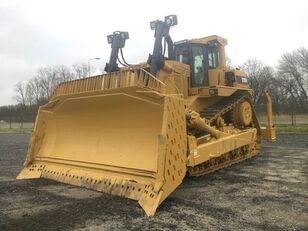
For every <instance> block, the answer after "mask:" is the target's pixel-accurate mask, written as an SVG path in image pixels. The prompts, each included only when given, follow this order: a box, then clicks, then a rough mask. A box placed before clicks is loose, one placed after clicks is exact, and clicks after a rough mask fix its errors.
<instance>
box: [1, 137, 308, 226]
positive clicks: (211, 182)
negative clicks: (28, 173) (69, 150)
mask: <svg viewBox="0 0 308 231" xmlns="http://www.w3.org/2000/svg"><path fill="white" fill-rule="evenodd" d="M28 140H29V135H28V134H0V230H41V229H46V230H308V135H280V136H279V137H278V142H277V143H275V144H271V145H268V144H265V146H264V147H263V149H262V153H261V154H260V155H258V156H257V157H255V158H252V159H250V160H246V161H244V162H242V163H239V164H237V165H233V166H231V167H228V168H225V169H222V170H220V171H217V172H215V173H212V174H209V175H205V176H201V177H195V178H187V179H185V181H184V183H183V184H182V185H181V187H179V188H178V189H177V190H176V191H175V192H174V193H173V194H172V195H171V196H170V197H169V198H168V199H167V200H166V201H164V202H163V204H162V205H161V206H160V207H159V208H158V210H157V213H156V215H155V216H154V217H152V218H148V217H147V216H146V215H145V213H144V212H143V210H142V209H141V208H140V207H139V205H138V204H137V202H135V201H132V200H129V199H126V198H120V197H115V196H111V195H106V194H102V193H98V192H94V191H91V190H88V189H83V188H78V187H74V186H70V185H65V184H61V183H57V182H54V181H51V180H45V179H37V180H22V181H17V180H15V177H16V175H17V174H18V172H19V171H20V169H21V167H22V163H23V161H24V158H25V155H26V149H27V144H28Z"/></svg>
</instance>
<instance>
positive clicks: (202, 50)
mask: <svg viewBox="0 0 308 231" xmlns="http://www.w3.org/2000/svg"><path fill="white" fill-rule="evenodd" d="M225 45H227V40H226V39H224V38H222V37H219V36H217V35H212V36H208V37H205V38H201V39H192V40H183V41H179V42H176V43H175V44H174V53H175V55H174V56H175V59H176V60H177V61H179V62H181V63H185V64H187V65H189V66H190V72H191V73H190V76H191V78H190V88H204V87H215V86H229V87H242V88H247V87H248V83H247V78H246V77H245V73H244V72H242V71H239V70H230V69H229V68H227V67H226V61H225V49H224V47H225Z"/></svg>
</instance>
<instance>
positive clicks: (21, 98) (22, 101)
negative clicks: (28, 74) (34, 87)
mask: <svg viewBox="0 0 308 231" xmlns="http://www.w3.org/2000/svg"><path fill="white" fill-rule="evenodd" d="M14 90H15V93H16V96H15V97H16V100H17V102H18V105H19V109H20V122H21V123H20V128H21V129H22V128H23V123H24V113H25V109H26V85H25V84H24V83H22V82H18V83H17V84H16V85H15V88H14Z"/></svg>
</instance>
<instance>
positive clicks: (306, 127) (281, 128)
mask: <svg viewBox="0 0 308 231" xmlns="http://www.w3.org/2000/svg"><path fill="white" fill-rule="evenodd" d="M275 126H276V132H277V133H278V134H290V133H294V134H296V133H297V134H308V124H299V125H295V126H292V125H288V124H276V125H275Z"/></svg>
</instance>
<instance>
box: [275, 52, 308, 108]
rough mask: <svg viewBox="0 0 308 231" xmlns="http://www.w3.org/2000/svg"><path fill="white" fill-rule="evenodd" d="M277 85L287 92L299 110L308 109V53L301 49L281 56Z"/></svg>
mask: <svg viewBox="0 0 308 231" xmlns="http://www.w3.org/2000/svg"><path fill="white" fill-rule="evenodd" d="M277 83H279V84H280V85H281V86H282V87H283V88H284V89H286V91H287V96H286V97H289V99H290V102H291V103H292V104H295V105H296V107H297V110H299V111H303V110H305V109H307V108H308V51H307V49H305V48H299V49H297V50H295V51H293V52H290V53H285V54H283V55H282V56H281V59H280V60H279V65H278V76H277Z"/></svg>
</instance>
